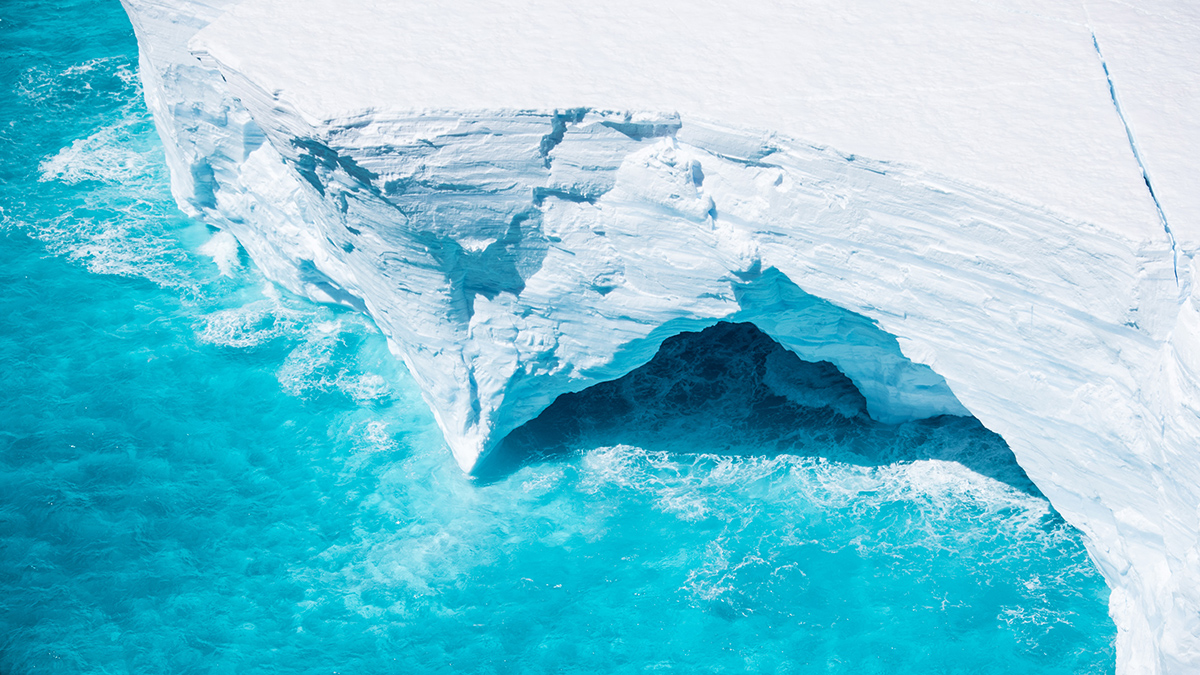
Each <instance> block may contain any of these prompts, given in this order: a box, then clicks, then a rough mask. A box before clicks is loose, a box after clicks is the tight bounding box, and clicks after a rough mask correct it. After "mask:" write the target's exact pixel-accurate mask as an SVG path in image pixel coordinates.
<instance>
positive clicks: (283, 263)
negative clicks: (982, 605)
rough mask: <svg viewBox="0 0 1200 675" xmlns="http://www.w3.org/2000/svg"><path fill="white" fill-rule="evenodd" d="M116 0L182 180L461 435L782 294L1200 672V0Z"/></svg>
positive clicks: (1138, 627)
mask: <svg viewBox="0 0 1200 675" xmlns="http://www.w3.org/2000/svg"><path fill="white" fill-rule="evenodd" d="M125 2H126V7H127V9H128V11H129V13H130V16H131V19H132V21H133V23H134V26H135V29H136V30H137V32H138V38H139V42H140V45H141V48H142V77H143V80H144V82H145V84H146V96H147V100H148V102H149V104H150V106H151V109H152V111H153V112H154V113H155V119H156V122H157V124H158V125H159V130H160V133H161V134H162V136H163V138H164V141H165V143H166V145H167V156H168V162H169V163H170V165H171V167H172V180H173V188H174V190H175V194H176V197H177V199H179V201H180V203H181V205H182V206H183V208H185V210H188V211H189V212H191V213H194V214H197V215H199V216H201V217H203V218H204V219H206V220H207V221H208V222H210V223H212V224H214V225H217V226H219V227H221V228H222V229H223V230H225V231H227V232H230V233H232V234H233V235H235V236H236V237H237V239H238V241H239V243H240V244H241V245H242V246H243V247H244V248H245V249H246V251H247V252H248V253H249V254H250V255H251V256H252V257H253V258H254V259H255V261H256V262H257V264H258V265H259V266H260V267H261V268H262V269H263V270H264V271H265V273H266V274H268V275H269V276H270V277H271V278H272V279H274V280H276V281H277V282H278V283H280V284H282V285H284V286H286V287H288V288H290V289H291V290H293V291H295V292H299V293H304V294H306V295H308V296H309V297H312V298H314V299H317V300H321V301H326V302H329V301H334V302H341V303H344V304H347V305H350V306H353V307H357V308H359V309H361V310H363V311H365V312H367V313H368V314H370V315H371V317H372V318H373V319H374V320H375V322H376V323H377V324H378V325H379V327H380V329H381V330H383V331H384V333H385V334H387V335H388V337H389V339H390V344H391V345H392V347H393V351H394V352H395V353H396V354H397V355H398V356H400V357H401V358H403V359H404V360H405V363H406V364H407V365H408V367H409V369H410V370H411V371H412V373H413V375H414V377H415V379H416V380H417V382H418V383H420V385H421V386H422V389H423V391H424V394H425V398H426V401H427V402H428V403H429V405H430V408H431V409H432V410H433V412H434V414H435V416H436V417H437V419H438V422H439V424H440V425H441V427H442V430H443V432H444V433H445V436H446V440H447V442H448V444H449V445H450V447H451V449H452V450H453V451H454V453H455V456H456V457H457V458H458V460H459V462H460V463H461V464H462V465H463V467H464V468H465V469H470V468H471V467H473V466H474V464H475V463H476V461H477V460H478V458H479V457H480V455H481V453H486V452H488V451H489V450H491V449H492V448H494V447H495V446H496V444H497V443H499V442H500V441H501V440H502V439H503V438H504V436H505V435H506V434H507V433H508V432H509V431H511V430H512V429H514V428H515V427H517V426H519V425H520V424H522V423H523V422H525V421H527V420H529V419H531V418H532V417H534V416H536V415H537V414H538V413H539V412H540V411H541V410H542V409H543V408H544V407H545V406H546V405H548V404H549V403H550V402H551V401H553V400H554V398H555V397H557V396H558V395H559V394H561V393H564V392H567V391H576V390H579V389H582V388H584V387H587V386H589V385H591V384H594V383H595V382H598V381H603V380H608V379H612V378H616V377H619V376H621V375H623V374H625V373H627V372H629V371H630V370H631V369H633V368H635V367H637V366H639V365H641V364H642V363H644V362H645V361H647V360H648V359H649V358H650V357H651V356H652V355H653V354H654V352H655V351H656V349H657V347H658V345H659V344H660V343H661V341H662V340H663V339H665V338H667V337H669V336H671V335H673V334H676V333H678V332H680V331H683V330H694V329H696V328H699V327H702V326H705V325H709V324H711V323H713V322H715V321H717V320H720V319H729V320H743V321H753V322H754V323H756V324H757V325H758V326H759V327H760V328H762V329H763V330H764V331H765V332H766V333H768V334H769V335H771V336H772V337H774V338H775V339H776V340H778V341H779V342H780V343H782V344H783V345H784V346H786V347H788V348H789V349H792V350H793V351H795V352H796V353H797V354H799V355H800V356H801V357H803V358H808V359H823V360H828V361H830V362H832V363H834V364H835V365H837V366H838V367H839V368H840V369H841V370H842V371H843V372H845V373H846V374H847V375H848V376H849V377H850V378H851V379H852V380H853V381H854V382H855V384H856V385H857V386H858V387H859V389H860V390H861V391H862V392H863V394H864V396H865V397H866V398H867V401H868V407H869V410H870V412H871V414H872V415H874V416H875V417H877V418H879V419H882V420H889V421H891V420H903V419H912V418H916V417H924V416H929V415H935V414H943V413H950V414H966V413H968V412H969V413H970V414H974V415H975V416H977V417H978V418H979V419H980V420H981V421H982V422H983V423H984V424H985V425H987V426H988V427H989V428H991V429H992V430H994V431H996V432H998V433H1000V434H1001V435H1002V436H1003V437H1004V438H1005V439H1006V440H1007V441H1008V443H1009V444H1010V445H1011V447H1012V448H1013V450H1014V452H1015V453H1016V455H1017V458H1018V460H1019V461H1020V462H1021V464H1022V466H1023V467H1024V468H1025V469H1026V470H1027V471H1028V473H1029V475H1030V477H1031V478H1032V479H1033V480H1034V481H1035V482H1036V483H1037V485H1038V486H1039V487H1040V488H1041V489H1042V491H1043V492H1044V493H1045V494H1046V495H1047V496H1048V497H1049V498H1050V500H1051V502H1052V503H1053V504H1054V505H1055V507H1056V508H1057V509H1058V510H1059V511H1060V512H1061V513H1062V514H1063V516H1064V517H1065V518H1067V520H1068V521H1070V522H1071V523H1072V524H1074V525H1075V526H1077V527H1078V528H1080V529H1081V530H1082V531H1083V532H1084V533H1085V535H1086V536H1087V539H1088V545H1089V550H1090V551H1091V553H1092V555H1093V557H1094V558H1095V560H1096V562H1097V565H1098V566H1099V568H1100V569H1101V571H1102V572H1103V573H1104V575H1105V578H1106V580H1107V581H1108V583H1109V585H1110V587H1111V588H1112V590H1113V592H1112V598H1111V609H1112V613H1113V617H1114V619H1115V621H1116V623H1117V626H1118V630H1119V637H1118V668H1119V670H1120V672H1122V673H1186V672H1194V671H1196V670H1198V669H1200V637H1198V636H1200V498H1198V496H1197V492H1196V489H1197V488H1196V487H1195V486H1197V485H1200V455H1198V454H1197V452H1196V441H1195V439H1196V438H1200V337H1198V336H1200V297H1198V296H1197V294H1196V293H1195V292H1193V291H1194V289H1195V285H1194V284H1193V280H1194V278H1195V276H1196V272H1197V267H1196V263H1195V261H1194V255H1195V252H1196V250H1197V247H1198V242H1200V238H1198V237H1197V223H1198V222H1200V196H1197V195H1200V191H1197V190H1195V189H1194V187H1193V184H1194V182H1195V181H1194V178H1193V177H1194V176H1195V175H1197V173H1196V172H1197V169H1198V168H1200V159H1198V157H1200V124H1197V120H1198V119H1200V117H1198V115H1200V87H1198V84H1197V83H1198V75H1200V63H1198V61H1200V57H1198V56H1197V54H1198V52H1197V51H1196V50H1195V49H1194V48H1193V47H1192V45H1195V44H1197V41H1196V37H1197V35H1196V33H1197V30H1198V28H1197V27H1198V26H1200V20H1198V19H1197V17H1198V15H1200V14H1198V12H1197V10H1195V9H1193V8H1190V7H1186V6H1182V5H1180V6H1176V5H1172V4H1170V3H1167V2H1147V3H1141V4H1138V5H1137V6H1131V5H1128V4H1124V3H1118V2H1111V1H1110V0H1099V1H1097V0H1088V1H1087V2H1086V4H1083V3H1079V2H1065V1H1063V2H1044V3H1032V2H1022V1H1019V0H1016V1H1013V2H996V3H983V2H949V1H945V2H940V1H933V2H920V3H917V2H894V1H884V0H853V1H851V2H846V3H839V4H837V5H825V4H817V3H803V4H800V5H796V4H782V3H781V4H773V3H767V2H752V3H740V4H715V3H702V2H689V3H635V2H624V1H618V0H596V1H593V2H590V3H554V2H549V1H545V0H534V1H531V2H516V1H515V0H498V1H497V2H490V3H486V4H484V3H477V4H475V5H474V6H470V7H464V6H462V5H461V4H452V3H441V4H433V3H417V2H407V3H388V2H381V1H380V2H371V1H368V0H361V1H357V2H350V3H334V2H332V0H304V1H302V2H290V3H285V2H282V0H244V1H243V2H241V3H240V4H236V3H234V2H232V1H230V2H218V3H199V2H190V1H188V0H175V1H171V0H159V1H157V2H156V1H154V0H125ZM235 4H236V6H235ZM814 144H819V145H814ZM830 148H836V150H834V149H830ZM1150 188H1153V194H1152V190H1151V189H1150ZM1156 202H1157V203H1156ZM1160 210H1161V214H1160Z"/></svg>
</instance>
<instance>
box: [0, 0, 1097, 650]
mask: <svg viewBox="0 0 1200 675" xmlns="http://www.w3.org/2000/svg"><path fill="white" fill-rule="evenodd" d="M136 61H137V60H136V45H135V44H134V41H133V37H132V33H131V31H130V29H129V27H128V23H127V21H126V19H125V17H124V14H123V13H122V12H121V9H120V6H119V5H118V4H117V3H116V2H105V3H89V2H66V3H55V4H53V5H51V4H49V3H46V2H44V1H39V2H33V1H30V0H15V1H13V2H9V3H7V4H6V12H5V13H4V16H3V17H2V20H0V68H2V69H3V70H2V73H0V76H2V78H3V82H2V84H3V90H4V93H3V95H2V96H0V209H3V212H2V213H0V219H2V225H0V228H2V232H0V247H2V249H3V260H4V264H3V265H2V266H0V279H2V287H3V289H4V292H3V294H0V317H2V318H0V322H2V323H0V391H3V392H4V393H3V397H0V610H2V611H0V635H3V638H2V641H0V673H5V674H10V673H11V674H17V673H30V672H45V671H51V672H64V673H67V672H69V673H92V672H96V673H99V672H104V673H132V672H139V673H140V672H145V673H167V672H169V673H209V672H214V673H257V672H286V673H310V672H311V673H332V672H343V673H377V672H451V671H455V672H458V671H462V672H486V673H493V672H494V673H518V672H521V673H524V672H574V671H579V672H642V671H645V670H651V669H662V670H677V671H681V672H695V671H712V672H745V671H752V672H776V673H786V672H800V673H817V672H821V673H931V672H956V673H957V672H961V673H1014V672H1019V673H1105V672H1111V671H1112V663H1113V659H1114V653H1113V647H1112V640H1113V636H1114V628H1113V625H1112V622H1111V621H1110V620H1109V618H1108V616H1107V606H1106V603H1107V597H1108V593H1107V590H1106V588H1105V586H1104V584H1103V581H1102V580H1101V579H1100V577H1099V575H1098V574H1097V573H1096V572H1095V570H1094V568H1093V566H1092V565H1091V563H1090V562H1089V560H1088V558H1087V555H1086V553H1085V551H1084V549H1083V546H1082V543H1081V541H1080V538H1079V535H1078V533H1077V532H1075V531H1074V530H1073V529H1071V528H1070V527H1068V526H1066V525H1065V524H1064V523H1063V522H1062V521H1061V519H1059V518H1058V517H1057V516H1056V515H1055V514H1054V513H1053V512H1052V510H1050V508H1049V505H1048V504H1047V503H1046V502H1045V501H1044V500H1043V499H1042V498H1041V497H1040V496H1039V495H1038V494H1037V491H1036V489H1033V488H1032V487H1031V486H1029V485H1027V484H1025V483H1022V478H1023V474H1021V473H1020V472H1019V469H1016V468H1015V467H1014V466H1013V465H1012V464H1011V460H1010V459H1007V460H1006V459H1005V457H1006V455H1005V452H1006V450H1005V449H1004V448H1003V447H1002V446H1003V444H1002V442H1000V441H999V440H998V439H996V438H995V437H993V436H991V435H989V434H988V433H987V432H986V430H982V429H981V428H980V427H978V425H977V424H975V423H972V422H971V421H969V420H933V421H930V422H925V423H921V424H917V425H909V426H906V427H903V428H898V429H884V428H881V427H879V426H878V425H871V424H870V423H869V422H867V421H864V420H862V419H861V418H855V409H854V405H856V404H855V403H854V393H855V392H851V391H847V390H839V391H834V392H833V393H829V392H828V391H827V392H826V394H823V395H828V396H830V397H832V398H830V399H829V400H827V401H826V403H827V404H828V405H826V407H824V408H820V407H818V408H816V410H818V411H822V410H823V411H824V412H815V413H812V414H807V413H801V412H797V409H795V407H794V406H793V407H790V408H789V405H791V404H788V403H785V402H782V401H781V400H780V399H779V397H775V398H771V396H768V395H758V394H755V395H754V396H751V395H748V394H745V393H744V392H747V391H751V390H753V391H759V390H760V389H761V386H762V384H763V382H767V384H768V385H769V386H773V387H774V388H775V389H773V391H775V390H779V389H780V387H781V386H782V385H780V384H779V383H778V382H776V383H775V384H773V385H772V384H771V383H770V382H769V380H770V378H771V377H776V379H778V372H782V371H778V370H777V369H776V370H772V371H771V372H772V373H775V375H769V374H768V375H766V376H764V375H762V374H761V373H759V374H751V375H746V376H745V377H742V380H744V382H743V381H741V380H738V377H741V376H739V375H738V373H742V374H743V375H745V373H746V372H748V371H744V370H743V371H738V370H737V368H738V367H740V366H739V365H738V364H737V363H724V365H721V364H717V365H718V366H720V367H724V368H727V369H728V372H725V371H721V372H720V373H719V375H720V378H719V379H720V381H721V382H723V383H724V384H723V385H722V386H721V387H718V389H719V390H718V391H715V392H714V391H710V392H709V393H708V394H705V395H703V396H699V395H697V396H699V397H698V398H688V397H687V396H684V397H683V398H679V397H675V398H672V397H671V396H669V395H667V394H668V393H669V392H671V391H676V392H677V391H678V390H677V389H676V388H675V385H678V384H679V383H680V382H684V383H685V384H687V386H688V387H689V389H688V391H693V390H695V385H696V384H697V383H703V382H705V381H707V382H708V384H710V385H711V384H712V381H711V375H712V372H713V371H712V370H711V368H712V367H716V366H714V365H713V364H712V363H708V364H707V365H705V368H704V369H699V368H698V367H696V366H695V362H686V363H685V361H676V362H675V363H676V366H675V367H674V371H672V372H674V375H672V377H673V378H674V379H671V380H670V381H669V382H666V384H663V382H665V381H664V380H663V379H662V378H661V377H657V379H655V377H650V376H647V375H646V373H647V372H650V373H651V375H653V372H651V371H642V374H641V375H635V376H634V379H633V380H630V381H625V382H624V383H614V384H612V385H611V386H610V387H609V388H608V389H602V390H599V392H598V393H597V392H591V393H589V394H587V395H585V396H582V397H576V398H574V399H570V400H565V401H563V402H562V405H558V406H557V407H556V408H555V409H554V410H552V411H550V412H549V413H548V416H547V417H545V418H544V419H543V420H542V423H543V424H545V421H546V420H551V421H553V420H554V415H555V414H559V415H564V414H565V415H567V417H560V418H559V420H560V422H561V420H562V419H575V420H578V423H577V426H576V427H572V428H571V430H570V431H571V433H570V434H566V433H560V434H558V435H557V436H555V437H554V438H553V439H549V440H548V439H547V437H545V436H542V437H540V441H539V437H537V436H536V434H534V435H533V436H532V437H531V436H529V435H528V434H527V435H526V436H525V437H524V439H525V442H527V443H532V442H534V441H539V442H542V443H543V445H544V449H546V451H545V452H534V451H530V449H529V447H526V448H525V449H524V450H523V451H521V452H517V453H516V454H514V455H512V456H510V457H509V458H508V459H509V464H508V465H507V466H505V467H504V468H503V470H501V471H497V472H496V473H495V474H494V475H491V476H488V477H487V479H486V480H476V479H469V478H467V477H464V476H463V475H462V473H461V472H460V471H459V469H458V467H457V465H456V464H455V462H454V460H453V459H452V458H451V456H450V453H449V451H448V450H447V449H446V447H445V446H444V444H443V443H442V441H441V438H440V436H439V434H438V432H437V429H436V427H435V425H434V423H433V421H432V418H431V416H430V414H429V413H428V411H427V409H426V407H425V406H424V404H423V403H422V402H421V400H420V398H419V394H418V393H417V391H416V389H415V387H414V385H413V383H412V382H411V380H410V379H409V377H408V375H407V374H406V373H405V372H404V369H403V367H402V366H400V365H398V364H397V362H396V360H395V359H393V358H392V357H391V356H390V355H389V354H388V351H387V348H386V345H385V342H384V339H383V338H382V336H381V335H379V334H378V332H377V330H376V329H375V328H374V327H373V325H372V324H371V323H370V321H369V320H367V319H365V318H363V317H360V316H359V315H357V314H355V313H353V312H351V311H349V310H345V309H341V308H330V307H324V306H319V305H315V304H313V303H310V302H308V301H305V300H302V299H298V298H295V297H292V296H289V295H288V294H286V293H284V292H281V291H279V290H277V289H276V288H275V287H274V286H272V285H271V284H269V283H267V282H266V281H265V280H264V279H263V278H262V277H261V276H260V275H259V274H258V273H257V271H256V270H255V268H254V266H253V265H252V263H251V262H250V261H249V260H247V259H246V258H245V257H244V255H239V254H238V253H237V251H236V248H234V247H232V246H231V243H230V242H229V241H228V240H226V239H222V238H220V237H218V238H216V239H214V235H213V233H212V232H211V231H210V230H209V229H207V228H206V227H204V226H203V225H200V224H198V223H195V222H192V221H189V220H187V219H186V218H184V217H183V216H181V215H180V214H179V213H178V212H177V210H176V209H175V207H174V205H173V203H172V202H171V199H170V195H169V191H168V188H167V176H166V173H165V168H164V166H163V163H162V159H161V156H160V154H161V150H160V147H159V143H158V140H157V138H156V136H155V135H154V131H153V126H152V124H151V123H150V120H149V117H148V115H147V113H146V111H145V108H144V106H143V104H142V103H141V101H140V98H139V97H140V92H139V91H138V88H137V84H136ZM755 344H757V345H759V346H760V347H761V348H762V350H763V351H762V354H761V355H762V356H763V358H764V359H769V358H776V359H778V358H781V357H779V356H778V355H776V356H774V357H772V356H771V353H772V351H771V350H772V348H771V347H770V345H769V344H765V343H762V342H756V343H755ZM745 351H746V350H740V351H739V353H742V352H745ZM711 360H712V359H710V361H711ZM723 361H737V359H724V360H723ZM764 362H765V361H764ZM680 363H684V364H685V366H686V368H696V370H695V372H692V371H687V372H682V373H681V372H677V371H679V370H680V369H681V368H683V369H684V370H686V368H684V366H680V365H678V364H680ZM688 363H690V364H692V365H686V364H688ZM652 365H653V364H652ZM660 365H661V362H660ZM743 365H745V364H743ZM745 367H747V368H751V369H753V367H754V365H753V364H750V365H749V366H745ZM814 372H815V371H814ZM818 375H820V373H818ZM639 377H641V378H642V379H640V380H639V379H638V378H639ZM706 377H708V378H710V379H709V380H705V378H706ZM764 377H765V378H766V379H764ZM813 377H817V376H816V375H814V376H813ZM821 377H824V375H822V376H821ZM817 379H820V378H819V377H818V378H817ZM834 379H836V378H834ZM735 380H737V381H735ZM630 382H632V383H633V384H630ZM639 383H641V384H639ZM643 385H644V386H643ZM838 386H841V385H838ZM614 387H615V388H617V389H619V390H620V391H619V392H618V393H620V396H619V398H620V399H621V401H624V402H626V403H627V404H629V402H632V403H631V404H630V405H632V406H633V408H629V409H627V408H622V409H621V411H619V412H620V414H616V413H612V414H607V416H606V413H605V410H609V412H611V409H609V408H605V407H604V406H603V405H600V404H602V403H603V402H604V401H606V400H607V401H610V402H611V401H614V400H616V399H615V398H614V396H616V394H614V391H616V390H614ZM655 387H658V389H656V388H655ZM739 387H740V388H739ZM756 387H757V388H758V389H755V388H756ZM835 389H836V387H835ZM829 391H833V390H829ZM664 392H667V393H664ZM589 397H590V398H589ZM639 397H640V398H639ZM680 402H682V403H684V404H686V405H683V406H682V407H681V406H680V405H678V403H680ZM810 403H811V401H810ZM598 405H599V406H600V407H599V408H597V406H598ZM589 406H591V407H590V408H589ZM835 409H836V410H841V411H842V413H844V414H836V413H833V412H829V411H830V410H835ZM689 410H690V412H689ZM556 411H557V412H556ZM564 411H565V412H564ZM534 426H535V427H536V424H535V425H534ZM559 426H561V424H560V425H559ZM526 431H527V432H528V431H529V430H526ZM533 431H534V432H536V431H537V429H533ZM543 431H544V429H543ZM530 433H532V432H530ZM531 438H532V440H531ZM1006 462H1008V463H1006Z"/></svg>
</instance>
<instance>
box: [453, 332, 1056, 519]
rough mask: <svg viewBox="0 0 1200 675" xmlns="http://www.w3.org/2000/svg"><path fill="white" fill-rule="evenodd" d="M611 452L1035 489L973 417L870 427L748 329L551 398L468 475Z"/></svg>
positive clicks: (855, 402) (865, 417)
mask: <svg viewBox="0 0 1200 675" xmlns="http://www.w3.org/2000/svg"><path fill="white" fill-rule="evenodd" d="M809 339H810V341H814V342H815V340H812V336H810V338H809ZM609 446H633V447H637V448H640V449H643V450H646V451H650V452H659V451H661V452H666V453H669V454H674V455H688V454H695V453H716V454H721V455H735V456H736V455H752V456H759V457H771V456H775V455H778V454H787V455H794V456H808V457H822V458H825V459H828V460H833V461H837V462H843V463H849V464H857V465H885V464H892V463H895V462H904V461H914V460H922V459H938V460H945V461H953V462H957V463H959V464H962V465H963V466H965V467H967V468H968V469H971V470H972V471H974V472H976V473H979V474H982V475H985V476H988V477H990V478H992V479H994V480H997V481H1000V482H1002V483H1005V484H1007V485H1009V486H1011V487H1014V488H1016V489H1018V490H1021V491H1024V492H1027V493H1030V494H1034V495H1039V494H1040V493H1039V492H1038V490H1037V488H1036V487H1035V486H1034V485H1033V483H1032V482H1031V481H1030V480H1029V478H1028V476H1026V475H1025V472H1024V471H1023V470H1022V469H1021V468H1020V466H1019V465H1018V464H1017V461H1016V458H1015V457H1013V454H1012V451H1011V450H1010V449H1009V448H1008V446H1007V445H1006V444H1005V443H1004V441H1003V439H1001V438H1000V437H999V436H997V435H996V434H993V433H991V432H990V431H988V430H987V429H985V428H984V427H983V425H981V424H980V423H979V421H978V420H976V419H974V418H973V417H960V416H951V415H937V416H936V417H932V418H922V419H919V420H910V421H906V422H902V423H899V424H885V423H881V422H878V421H876V420H874V419H872V418H871V417H870V415H869V414H868V411H867V400H866V398H865V397H864V396H863V394H862V392H861V391H860V390H859V388H858V387H857V386H856V385H855V383H854V382H852V381H851V380H850V378H848V377H846V375H845V374H844V373H843V372H842V371H841V370H840V369H839V368H837V367H835V366H834V365H833V364H831V363H829V362H828V361H815V362H814V361H808V360H803V359H801V358H800V357H799V356H797V355H796V354H795V353H794V352H792V351H791V350H789V349H787V348H785V347H783V346H782V345H780V344H779V343H778V342H777V341H775V340H773V339H771V338H770V337H768V336H767V335H766V334H764V333H763V332H762V331H761V330H759V329H758V328H757V327H756V326H755V325H754V324H752V323H730V322H727V321H721V322H718V323H716V324H714V325H711V326H708V327H707V328H704V329H703V330H700V331H698V332H683V333H679V334H676V335H674V336H672V337H670V338H667V339H666V340H664V341H663V342H662V345H661V347H660V348H659V349H658V351H657V352H656V353H655V354H654V357H653V358H652V359H650V360H649V361H648V362H647V363H645V364H643V365H641V366H639V367H638V368H635V369H634V370H632V371H630V372H629V373H628V374H626V375H624V376H623V377H620V378H618V379H616V380H610V381H607V382H601V383H599V384H596V385H593V386H591V387H588V388H587V389H585V390H583V391H581V392H577V393H570V394H563V395H562V396H559V397H558V398H557V399H556V400H555V401H554V403H552V404H551V405H550V406H549V407H548V408H546V410H544V411H543V412H542V413H541V414H540V415H538V416H537V417H536V418H534V419H532V420H530V421H529V422H526V423H525V424H524V425H522V426H521V427H519V428H517V429H516V430H514V431H513V432H512V433H511V434H509V435H508V437H506V438H505V439H504V441H503V442H502V443H501V444H500V445H499V446H498V447H497V448H496V449H495V450H494V451H493V452H492V453H491V454H489V455H488V456H487V457H485V458H483V459H481V461H480V462H479V464H477V465H476V468H475V475H476V477H478V478H481V479H483V480H484V481H489V480H492V479H494V478H498V477H503V476H506V475H508V474H509V473H510V472H512V471H515V470H517V469H519V468H520V467H522V466H523V465H525V464H528V463H536V462H540V461H546V460H556V459H559V458H562V457H567V456H573V455H576V454H577V453H579V452H581V451H587V450H590V449H592V448H597V447H609Z"/></svg>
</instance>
